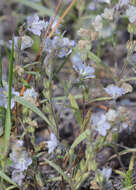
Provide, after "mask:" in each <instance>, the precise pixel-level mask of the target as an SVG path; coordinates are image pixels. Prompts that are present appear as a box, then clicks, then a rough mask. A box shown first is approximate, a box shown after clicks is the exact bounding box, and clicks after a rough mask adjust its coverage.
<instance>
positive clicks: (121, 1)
mask: <svg viewBox="0 0 136 190" xmlns="http://www.w3.org/2000/svg"><path fill="white" fill-rule="evenodd" d="M129 1H130V0H119V3H118V5H119V6H120V7H123V6H127V5H128V4H129Z"/></svg>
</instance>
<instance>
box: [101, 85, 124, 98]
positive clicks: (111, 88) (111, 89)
mask: <svg viewBox="0 0 136 190" xmlns="http://www.w3.org/2000/svg"><path fill="white" fill-rule="evenodd" d="M104 90H105V91H106V93H107V94H109V95H110V96H112V97H113V98H114V99H116V98H118V97H120V96H122V95H123V94H125V93H126V91H125V89H124V88H119V87H118V86H116V85H113V84H111V85H108V86H107V87H106V88H104Z"/></svg>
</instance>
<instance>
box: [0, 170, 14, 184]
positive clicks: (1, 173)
mask: <svg viewBox="0 0 136 190" xmlns="http://www.w3.org/2000/svg"><path fill="white" fill-rule="evenodd" d="M0 177H1V178H2V179H4V180H5V181H7V182H8V183H10V184H13V185H14V186H15V187H17V184H16V183H15V182H14V181H12V180H11V179H10V178H9V177H8V176H7V175H6V174H5V173H4V172H2V171H0Z"/></svg>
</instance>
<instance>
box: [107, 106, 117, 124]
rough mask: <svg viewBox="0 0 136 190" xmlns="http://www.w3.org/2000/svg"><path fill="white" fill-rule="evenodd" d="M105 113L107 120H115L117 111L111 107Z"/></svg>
mask: <svg viewBox="0 0 136 190" xmlns="http://www.w3.org/2000/svg"><path fill="white" fill-rule="evenodd" d="M105 115H106V119H107V121H115V119H116V118H117V116H118V113H117V112H116V111H115V110H113V109H109V111H108V112H107V113H106V114H105Z"/></svg>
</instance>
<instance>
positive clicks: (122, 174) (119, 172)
mask: <svg viewBox="0 0 136 190" xmlns="http://www.w3.org/2000/svg"><path fill="white" fill-rule="evenodd" d="M115 173H116V174H119V175H121V176H123V177H125V178H126V177H127V175H126V174H125V173H124V172H122V171H120V170H115Z"/></svg>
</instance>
